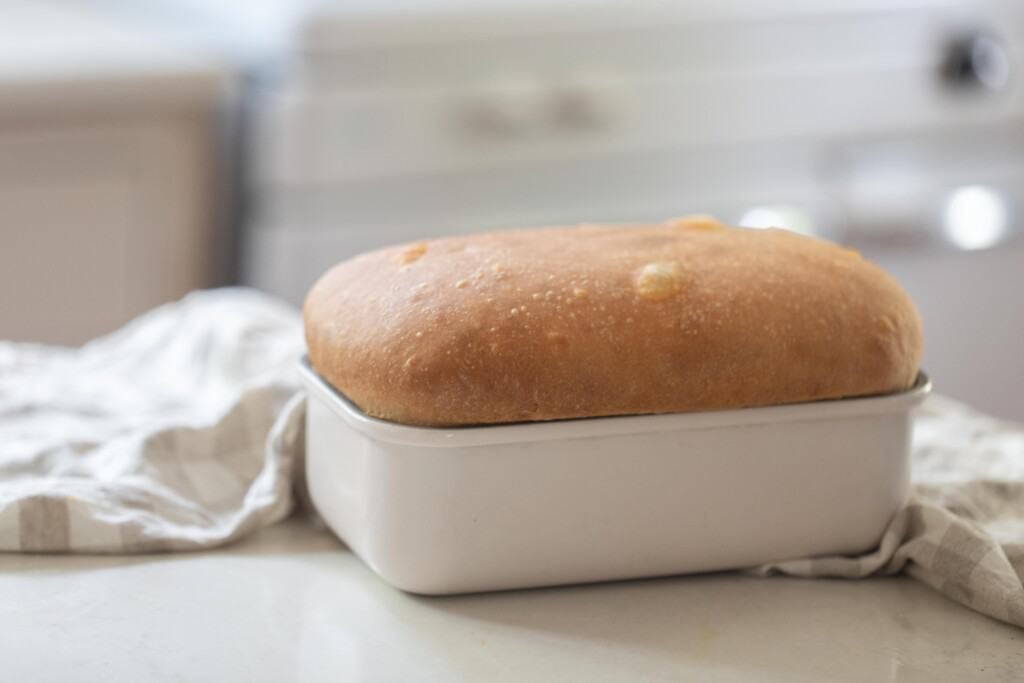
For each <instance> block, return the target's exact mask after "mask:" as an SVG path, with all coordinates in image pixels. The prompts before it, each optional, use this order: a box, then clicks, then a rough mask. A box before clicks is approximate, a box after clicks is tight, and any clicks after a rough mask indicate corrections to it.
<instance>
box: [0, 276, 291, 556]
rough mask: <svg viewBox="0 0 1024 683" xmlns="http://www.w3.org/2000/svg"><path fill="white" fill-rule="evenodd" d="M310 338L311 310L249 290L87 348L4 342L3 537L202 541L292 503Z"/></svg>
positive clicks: (161, 312) (58, 547) (61, 545)
mask: <svg viewBox="0 0 1024 683" xmlns="http://www.w3.org/2000/svg"><path fill="white" fill-rule="evenodd" d="M302 349H303V341H302V333H301V324H300V320H299V315H298V313H297V312H296V311H295V310H294V309H293V308H291V307H290V306H287V305H285V304H282V303H278V302H277V301H275V300H273V299H271V298H270V297H267V296H264V295H262V294H259V293H257V292H254V291H251V290H244V289H224V290H214V291H207V292H197V293H195V294H192V295H190V296H188V297H186V298H184V299H183V300H181V301H178V302H176V303H172V304H168V305H165V306H162V307H160V308H157V309H155V310H153V311H151V312H149V313H147V314H145V315H143V316H142V317H141V318H139V319H137V320H135V321H134V322H132V323H130V324H128V325H127V326H126V327H124V328H123V329H121V330H119V331H118V332H115V333H113V334H111V335H109V336H106V337H102V338H99V339H96V340H94V341H92V342H90V343H89V344H86V345H85V346H83V347H82V348H80V349H67V348H54V347H40V346H33V345H27V344H14V343H3V342H0V550H4V551H25V552H89V553H135V552H149V551H163V550H188V549H198V548H205V547H210V546H215V545H219V544H222V543H226V542H228V541H232V540H234V539H236V538H239V537H240V536H242V535H243V534H245V533H246V532H248V531H251V530H253V529H256V528H258V527H261V526H265V525H267V524H271V523H273V522H275V521H277V520H279V519H281V518H283V517H284V516H285V515H287V514H288V512H289V510H290V508H291V505H292V484H291V482H292V470H293V468H294V467H295V466H296V458H297V457H298V456H299V454H300V453H301V451H302V448H301V442H300V441H299V439H300V438H301V432H300V431H299V429H298V427H299V425H298V422H297V421H296V420H293V421H291V422H289V421H288V420H287V419H284V418H283V417H282V416H287V415H292V414H294V411H288V410H286V408H287V407H288V402H289V400H296V401H298V400H300V399H299V398H298V397H297V396H298V394H297V392H298V386H299V385H298V377H297V375H296V373H295V360H296V358H298V357H299V356H300V355H301V354H302ZM279 417H280V418H281V419H278V418H279Z"/></svg>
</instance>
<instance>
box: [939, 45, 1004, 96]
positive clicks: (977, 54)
mask: <svg viewBox="0 0 1024 683" xmlns="http://www.w3.org/2000/svg"><path fill="white" fill-rule="evenodd" d="M942 75H943V79H944V81H945V82H946V83H947V84H949V85H950V86H951V87H955V88H964V89H976V88H983V89H985V90H1001V89H1002V88H1003V87H1004V86H1005V85H1006V84H1007V83H1008V82H1009V80H1010V56H1009V54H1008V53H1007V51H1006V49H1005V48H1004V47H1003V46H1002V45H1001V44H1000V43H999V42H998V41H997V40H996V39H995V38H993V37H992V36H991V35H989V34H987V33H981V32H977V33H970V34H966V35H962V36H959V37H957V38H955V39H954V40H953V41H951V42H950V44H949V46H948V47H947V51H946V60H945V63H944V64H943V70H942Z"/></svg>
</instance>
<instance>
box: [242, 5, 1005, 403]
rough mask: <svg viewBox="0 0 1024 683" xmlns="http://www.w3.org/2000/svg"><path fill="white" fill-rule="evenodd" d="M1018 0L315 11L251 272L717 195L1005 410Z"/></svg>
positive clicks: (681, 204)
mask: <svg viewBox="0 0 1024 683" xmlns="http://www.w3.org/2000/svg"><path fill="white" fill-rule="evenodd" d="M1022 46H1024V5H1022V4H1020V3H1017V2H1014V1H1013V0H1004V1H1002V2H966V1H956V0H919V1H916V2H910V1H890V2H881V1H870V0H836V1H835V2H830V3H819V2H814V3H811V2H807V1H797V0H788V1H787V0H782V1H777V2H758V3H745V2H717V3H712V2H706V3H700V2H695V3H598V2H575V3H572V2H563V3H561V4H556V5H546V6H541V5H540V4H535V3H526V4H523V3H500V4H493V3H489V4H486V5H481V4H472V5H459V4H453V3H451V2H426V3H423V2H420V3H411V2H410V3H396V2H384V3H366V4H361V3H334V4H329V5H326V6H325V8H324V9H322V10H321V11H319V12H317V13H315V14H314V15H313V16H312V17H311V19H310V21H309V22H308V23H307V24H306V27H305V31H304V33H303V34H302V36H301V38H300V39H299V40H297V41H296V47H295V49H294V55H293V57H294V61H293V64H292V65H291V69H290V70H289V71H288V73H289V74H290V75H289V77H287V78H285V79H284V81H283V83H282V84H281V87H280V88H279V89H278V90H277V91H276V92H273V93H271V94H270V95H269V96H268V97H267V99H266V101H265V102H264V107H263V116H262V118H261V120H260V121H259V122H258V124H259V125H258V126H257V128H256V132H255V135H254V142H255V144H256V145H257V150H256V162H257V171H256V173H255V179H254V181H253V185H252V187H251V191H252V193H253V196H254V197H255V199H256V206H255V215H254V219H255V220H254V223H253V225H252V226H251V227H250V228H249V231H248V234H247V235H246V255H245V266H244V272H245V278H246V279H247V281H248V282H250V283H252V284H255V285H257V286H260V287H263V288H265V289H268V290H271V291H273V292H276V293H278V294H281V295H283V296H285V297H286V298H288V299H290V300H291V301H293V302H296V303H298V302H300V301H301V299H302V296H303V294H304V292H305V291H306V289H307V288H308V286H309V285H310V284H311V282H312V281H313V280H314V278H315V277H316V276H317V275H318V274H319V273H321V272H322V271H323V270H325V269H326V268H327V267H328V266H330V265H331V264H332V263H334V262H336V261H338V260H340V259H342V258H344V257H347V256H350V255H352V254H354V253H357V252H359V251H362V250H365V249H369V248H372V247H377V246H381V245H384V244H387V243H391V242H397V241H403V240H411V239H417V238H423V237H428V236H432V235H437V234H442V233H452V232H462V231H469V230H480V229H485V228H498V227H505V226H524V225H531V224H541V223H570V222H576V221H618V220H634V219H639V220H642V219H662V218H666V217H670V216H674V215H678V214H685V213H690V212H701V213H713V214H716V215H718V216H719V217H721V218H723V219H725V220H730V221H736V222H741V223H743V224H746V225H751V226H763V225H769V224H776V225H778V224H781V225H783V226H785V227H788V228H791V229H794V230H800V231H805V232H815V234H818V235H819V236H822V237H825V238H829V239H835V240H838V241H842V242H846V243H848V244H851V245H854V246H855V247H857V248H859V249H861V250H862V251H864V252H865V253H866V254H867V255H868V256H869V257H871V258H874V259H876V260H878V261H880V262H881V263H883V264H884V265H885V266H886V267H888V268H890V269H891V270H892V271H893V272H894V273H895V274H896V275H897V276H898V277H900V278H901V279H902V280H903V282H904V283H905V285H906V286H907V288H908V289H909V290H910V292H911V293H912V294H913V295H914V297H915V298H916V299H917V301H918V303H919V304H920V307H921V309H922V312H923V315H924V318H925V324H926V331H927V340H928V350H927V355H926V364H927V367H928V368H929V370H930V372H931V374H932V375H933V377H934V379H935V383H936V387H937V390H938V391H940V392H944V393H947V394H951V395H954V396H957V397H960V398H963V399H967V400H969V401H970V402H972V403H974V404H976V405H978V406H980V407H982V408H985V409H988V410H990V411H993V412H996V413H999V414H1003V415H1008V416H1013V417H1018V418H1024V353H1022V352H1021V347H1022V346H1024V343H1022V340H1024V306H1022V305H1021V303H1020V301H1019V297H1020V295H1019V294H1018V292H1020V291H1021V289H1022V287H1024V239H1022V236H1021V234H1022V232H1024V231H1022V229H1021V228H1020V221H1019V220H1018V216H1019V212H1020V206H1021V200H1022V197H1021V193H1022V192H1024V183H1022V182H1021V181H1022V180H1024V90H1022V88H1021V85H1020V78H1019V74H1017V73H1015V71H1016V68H1017V66H1018V65H1019V63H1020V51H1021V48H1022Z"/></svg>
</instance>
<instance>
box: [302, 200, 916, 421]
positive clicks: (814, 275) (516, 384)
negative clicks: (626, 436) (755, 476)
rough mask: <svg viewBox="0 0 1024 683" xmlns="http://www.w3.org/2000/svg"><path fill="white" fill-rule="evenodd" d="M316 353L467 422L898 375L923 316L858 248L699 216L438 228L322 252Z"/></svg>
mask: <svg viewBox="0 0 1024 683" xmlns="http://www.w3.org/2000/svg"><path fill="white" fill-rule="evenodd" d="M304 316H305V328H306V340H307V343H308V346H309V358H310V362H311V364H312V366H313V368H314V369H315V370H316V371H317V372H318V373H319V374H320V375H321V376H322V377H323V378H324V379H326V381H327V382H329V383H330V384H331V385H332V386H334V387H335V388H336V389H337V390H338V391H340V392H341V393H342V394H344V395H345V396H346V397H348V398H349V400H351V401H352V402H353V403H355V404H356V405H357V406H359V407H360V408H361V409H362V410H363V411H364V412H365V413H367V414H368V415H371V416H374V417H377V418H382V419H385V420H391V421H394V422H400V423H405V424H411V425H434V426H454V425H481V424H494V423H507V422H521V421H536V420H556V419H563V418H578V417H592V416H607V415H628V414H641V413H669V412H684V411H703V410H718V409H727V408H740V407H747V406H763V405H773V404H783V403H795V402H801V401H814V400H818V399H832V398H840V397H847V396H861V395H869V394H882V393H887V392H895V391H900V390H903V389H906V388H907V387H909V386H910V385H911V384H912V383H913V382H914V380H915V377H916V375H917V366H918V362H919V360H920V357H921V322H920V319H919V317H918V314H917V311H916V310H915V308H914V305H913V304H912V303H911V301H910V299H909V298H908V297H907V295H906V294H905V293H904V291H903V290H902V289H901V288H900V286H899V285H898V284H897V283H896V281H895V280H893V279H892V278H891V277H889V276H888V275H886V274H885V273H884V272H883V271H882V270H880V269H879V268H877V267H876V266H874V265H872V264H871V263H869V262H867V261H865V260H864V259H863V258H862V257H861V256H860V255H859V254H857V253H856V252H854V251H851V250H848V249H844V248H841V247H838V246H836V245H834V244H830V243H828V242H824V241H821V240H817V239H813V238H809V237H802V236H799V235H796V234H793V233H790V232H786V231H783V230H753V229H743V228H726V227H724V226H722V225H721V224H719V223H717V222H715V221H714V220H712V219H710V218H704V217H693V218H686V219H679V220H675V221H670V222H667V223H664V224H660V225H627V226H598V225H582V226H578V227H563V228H549V229H540V230H521V231H509V232H495V233H490V234H480V235H471V236H464V237H449V238H444V239H437V240H430V241H427V242H419V243H415V244H405V245H401V246H396V247H390V248H386V249H381V250H379V251H374V252H371V253H367V254H362V255H360V256H357V257H355V258H352V259H350V260H348V261H345V262H344V263H341V264H339V265H338V266H335V267H334V268H333V269H332V270H330V271H329V272H328V273H327V274H326V275H324V276H323V277H322V278H321V279H320V280H319V282H317V283H316V285H315V286H314V287H313V289H312V290H311V291H310V293H309V295H308V297H307V299H306V304H305V310H304Z"/></svg>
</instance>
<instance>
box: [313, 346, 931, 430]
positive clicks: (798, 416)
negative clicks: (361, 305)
mask: <svg viewBox="0 0 1024 683" xmlns="http://www.w3.org/2000/svg"><path fill="white" fill-rule="evenodd" d="M299 370H300V374H301V375H302V378H303V381H304V383H305V385H306V389H307V391H308V392H309V393H310V394H313V395H315V396H316V397H317V398H319V399H320V400H321V401H323V403H324V404H325V405H327V407H328V408H330V410H331V412H333V413H334V414H335V415H337V416H338V417H340V418H341V419H342V420H344V421H345V422H346V423H347V424H348V426H349V427H351V428H353V429H355V430H357V431H359V432H361V433H363V434H365V435H367V436H369V437H371V438H373V439H376V440H379V441H386V442H389V443H395V444H405V445H410V446H425V447H431V446H433V447H444V448H455V447H461V446H481V445H486V444H499V443H517V442H528V441H552V440H561V439H584V438H593V437H601V436H612V435H622V434H642V433H647V434H650V433H659V432H673V431H684V430H691V429H711V428H719V427H741V426H746V425H757V424H765V423H771V422H804V421H807V420H822V419H832V418H840V417H854V416H859V415H883V414H889V413H900V412H905V411H909V410H910V409H911V408H913V407H914V406H917V405H919V404H920V403H921V402H922V401H924V399H925V397H926V396H927V395H928V393H929V392H930V391H931V388H932V383H931V380H930V379H929V378H928V375H927V374H925V373H924V371H919V372H918V374H917V379H916V380H915V381H914V384H913V386H911V387H910V388H909V389H907V390H906V391H901V392H897V393H894V394H882V395H876V396H856V397H851V398H839V399H829V400H822V401H811V402H808V403H788V404H785V405H778V406H761V407H756V408H733V409H730V410H715V411H706V412H693V413H659V414H654V415H614V416H610V417H585V418H573V419H566V420H548V421H544V422H515V423H510V424H492V425H471V426H466V427H416V426H412V425H404V424H400V423H397V422H389V421H387V420H380V419H377V418H375V417H370V416H369V415H367V414H366V413H364V412H363V411H362V410H360V409H359V408H358V407H357V406H356V405H355V404H354V403H352V402H351V401H350V400H348V398H346V397H345V396H344V395H343V394H341V393H340V392H339V391H337V390H336V389H334V387H332V386H331V385H329V384H328V383H327V382H326V381H325V380H324V379H323V378H322V377H320V375H318V374H317V373H316V371H315V370H314V369H313V368H312V366H311V365H310V364H309V359H308V358H307V357H305V356H303V358H302V360H301V361H300V362H299Z"/></svg>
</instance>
